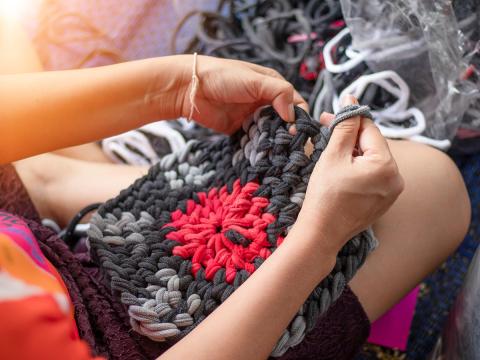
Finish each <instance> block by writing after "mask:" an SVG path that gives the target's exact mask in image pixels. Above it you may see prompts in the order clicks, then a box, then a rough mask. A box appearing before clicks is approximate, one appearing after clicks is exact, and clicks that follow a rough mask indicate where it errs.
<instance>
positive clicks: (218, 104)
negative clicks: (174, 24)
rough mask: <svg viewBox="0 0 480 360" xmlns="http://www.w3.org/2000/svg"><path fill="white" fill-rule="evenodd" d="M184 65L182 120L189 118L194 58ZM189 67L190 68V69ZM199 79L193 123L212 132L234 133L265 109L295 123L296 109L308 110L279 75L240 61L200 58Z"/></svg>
mask: <svg viewBox="0 0 480 360" xmlns="http://www.w3.org/2000/svg"><path fill="white" fill-rule="evenodd" d="M188 56H189V61H185V62H184V63H186V64H185V65H186V69H185V71H184V80H183V81H184V84H186V86H183V87H182V90H181V93H180V94H179V95H180V96H181V97H182V98H183V102H182V108H181V110H180V112H181V116H183V117H187V118H188V116H189V114H190V109H191V103H190V99H189V97H190V91H191V83H192V65H193V56H191V55H188ZM187 64H188V65H187ZM196 73H197V76H198V78H199V85H198V90H197V93H196V96H195V101H194V102H195V105H196V110H195V111H194V113H193V120H195V121H197V122H198V123H200V124H201V125H204V126H206V127H208V128H211V129H213V130H216V131H219V132H223V133H227V134H229V133H232V132H234V131H235V130H237V129H238V128H240V126H241V125H242V122H243V121H244V120H245V119H246V118H247V117H248V116H250V115H251V114H252V113H253V112H254V111H255V110H256V109H257V108H258V107H260V106H262V105H272V106H273V107H274V108H275V110H276V111H277V112H278V114H279V115H280V117H281V118H282V119H283V120H285V121H288V122H293V121H295V114H294V110H293V106H294V105H298V106H300V107H303V108H304V109H306V110H307V109H308V105H307V103H306V102H305V100H304V99H303V98H302V97H301V96H300V94H299V93H298V92H297V91H296V90H295V89H294V88H293V86H292V84H290V83H289V82H287V81H286V80H285V79H284V78H283V77H282V76H281V75H280V74H279V73H278V72H277V71H275V70H273V69H270V68H266V67H263V66H260V65H255V64H251V63H247V62H243V61H238V60H227V59H220V58H214V57H209V56H201V55H198V56H197V67H196Z"/></svg>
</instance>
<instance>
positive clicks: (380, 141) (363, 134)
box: [358, 118, 391, 157]
mask: <svg viewBox="0 0 480 360" xmlns="http://www.w3.org/2000/svg"><path fill="white" fill-rule="evenodd" d="M358 146H359V148H360V151H361V152H362V154H363V156H382V157H387V156H389V155H391V154H390V148H389V147H388V143H387V140H386V139H385V137H384V136H383V135H382V133H381V132H380V129H379V128H378V127H377V126H376V125H375V123H374V122H373V121H372V120H370V119H365V118H363V119H362V124H361V125H360V130H359V134H358Z"/></svg>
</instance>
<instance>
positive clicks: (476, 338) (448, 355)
mask: <svg viewBox="0 0 480 360" xmlns="http://www.w3.org/2000/svg"><path fill="white" fill-rule="evenodd" d="M479 309H480V252H479V251H477V252H476V254H475V256H474V258H473V260H472V263H471V264H470V268H469V270H468V273H467V276H466V278H465V282H464V284H463V288H462V290H461V292H460V294H459V295H458V297H457V300H456V302H455V305H454V307H453V309H452V311H451V313H450V316H449V320H448V322H447V325H446V327H445V330H444V332H443V336H442V338H441V339H440V340H439V341H438V343H437V346H436V348H435V350H434V352H433V354H432V356H431V360H440V359H441V360H457V359H480V311H479Z"/></svg>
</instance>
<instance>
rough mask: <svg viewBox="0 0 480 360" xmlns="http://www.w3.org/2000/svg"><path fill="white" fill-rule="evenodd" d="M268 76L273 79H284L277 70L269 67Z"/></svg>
mask: <svg viewBox="0 0 480 360" xmlns="http://www.w3.org/2000/svg"><path fill="white" fill-rule="evenodd" d="M266 69H267V74H268V75H269V76H271V77H274V78H278V79H283V78H284V77H283V76H282V75H280V73H279V72H278V71H277V70H275V69H272V68H269V67H267V68H266Z"/></svg>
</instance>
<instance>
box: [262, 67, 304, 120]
mask: <svg viewBox="0 0 480 360" xmlns="http://www.w3.org/2000/svg"><path fill="white" fill-rule="evenodd" d="M258 84H259V87H260V90H259V94H258V96H259V97H260V99H259V100H262V101H263V102H266V103H269V104H272V106H273V108H274V109H275V110H276V112H277V113H278V115H280V117H281V118H282V119H283V120H285V121H287V122H294V121H295V110H294V107H293V106H294V89H293V86H292V84H290V83H289V82H287V81H285V80H280V79H277V78H273V77H270V76H263V77H262V78H261V79H260V81H259V83H258Z"/></svg>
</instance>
